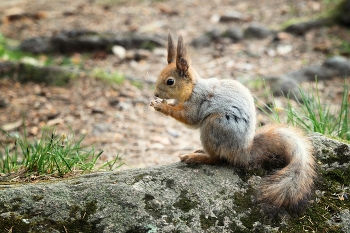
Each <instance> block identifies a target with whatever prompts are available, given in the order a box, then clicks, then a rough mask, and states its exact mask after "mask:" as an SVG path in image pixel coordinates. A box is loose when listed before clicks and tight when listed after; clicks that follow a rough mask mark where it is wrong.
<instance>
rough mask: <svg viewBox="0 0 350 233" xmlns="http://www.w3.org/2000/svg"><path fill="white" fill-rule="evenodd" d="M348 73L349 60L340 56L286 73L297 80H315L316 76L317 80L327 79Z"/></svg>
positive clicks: (349, 70)
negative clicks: (319, 64) (320, 64)
mask: <svg viewBox="0 0 350 233" xmlns="http://www.w3.org/2000/svg"><path fill="white" fill-rule="evenodd" d="M348 75H350V61H349V60H347V59H346V58H344V57H340V56H335V57H332V58H329V59H328V60H326V61H325V62H324V63H323V64H322V66H318V65H313V66H309V67H305V68H302V69H300V70H297V71H293V72H290V73H288V74H287V76H289V77H291V78H293V79H294V80H296V81H298V82H301V81H315V79H316V78H317V79H318V80H329V79H332V78H334V77H339V76H341V77H344V76H348Z"/></svg>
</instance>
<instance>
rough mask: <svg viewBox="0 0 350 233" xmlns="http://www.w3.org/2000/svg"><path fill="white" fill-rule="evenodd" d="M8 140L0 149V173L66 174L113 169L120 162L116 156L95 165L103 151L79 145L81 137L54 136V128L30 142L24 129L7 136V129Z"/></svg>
mask: <svg viewBox="0 0 350 233" xmlns="http://www.w3.org/2000/svg"><path fill="white" fill-rule="evenodd" d="M1 132H2V133H4V134H6V136H7V138H8V139H9V140H7V141H8V142H11V143H6V144H4V145H2V148H0V172H1V173H5V174H9V173H16V172H19V173H25V174H26V175H31V174H35V175H38V176H41V175H56V176H63V175H65V174H69V173H87V172H91V171H93V170H101V169H104V170H113V169H116V168H119V167H120V166H122V165H123V163H122V162H121V160H120V157H119V156H117V157H116V158H115V159H114V160H112V161H109V162H106V163H104V164H103V165H101V166H100V167H99V168H96V167H95V165H96V163H97V162H98V159H99V158H100V156H101V154H102V152H103V151H101V152H98V153H96V152H95V150H94V149H93V148H91V147H83V146H82V145H81V143H82V141H83V139H84V137H81V138H80V139H78V140H75V138H74V136H73V137H72V138H71V139H69V140H68V139H67V136H66V134H61V135H57V134H56V133H55V131H51V132H50V131H49V130H44V131H43V133H42V135H41V139H35V140H34V141H33V142H30V141H29V140H28V138H27V133H26V131H25V130H24V136H23V137H20V136H11V135H10V134H8V133H7V132H5V131H3V130H1Z"/></svg>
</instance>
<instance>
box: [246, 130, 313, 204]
mask: <svg viewBox="0 0 350 233" xmlns="http://www.w3.org/2000/svg"><path fill="white" fill-rule="evenodd" d="M251 153H252V158H255V160H256V162H257V163H258V164H262V166H264V165H268V164H270V165H271V164H272V165H277V166H282V165H283V166H285V167H283V168H282V169H281V170H278V171H277V172H276V173H274V174H273V175H270V176H268V177H267V178H265V180H264V181H263V183H262V187H261V189H260V190H261V191H260V195H259V200H260V201H261V202H263V203H268V204H272V205H274V206H276V207H281V206H282V207H286V208H288V209H291V210H294V211H298V210H299V208H300V207H302V206H303V205H304V204H305V203H306V202H307V200H308V197H309V196H310V194H311V192H312V191H313V185H314V179H315V176H316V173H315V161H314V158H313V156H312V146H311V142H310V141H309V140H307V138H306V137H305V136H304V135H303V132H302V131H301V130H298V129H295V128H291V127H288V126H284V125H273V126H265V127H263V128H261V129H260V130H258V132H257V134H256V135H255V137H254V143H253V146H252V152H251ZM254 163H255V162H254Z"/></svg>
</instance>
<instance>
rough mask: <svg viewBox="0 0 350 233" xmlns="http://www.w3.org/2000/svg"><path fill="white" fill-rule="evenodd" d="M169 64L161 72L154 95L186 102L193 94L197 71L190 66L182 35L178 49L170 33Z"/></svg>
mask: <svg viewBox="0 0 350 233" xmlns="http://www.w3.org/2000/svg"><path fill="white" fill-rule="evenodd" d="M167 60H168V65H167V66H166V67H165V68H164V69H163V70H162V72H161V73H160V74H159V76H158V79H157V82H156V89H155V91H154V95H155V96H156V97H159V98H161V99H174V100H175V101H176V102H177V103H181V102H185V101H186V100H188V99H189V98H190V96H191V93H192V89H193V86H194V83H195V79H196V72H195V71H194V70H193V69H192V68H191V67H190V58H189V55H188V53H187V48H186V45H185V44H184V43H183V39H182V36H179V39H178V43H177V49H176V48H175V46H174V43H173V39H172V37H171V35H170V34H169V35H168V56H167Z"/></svg>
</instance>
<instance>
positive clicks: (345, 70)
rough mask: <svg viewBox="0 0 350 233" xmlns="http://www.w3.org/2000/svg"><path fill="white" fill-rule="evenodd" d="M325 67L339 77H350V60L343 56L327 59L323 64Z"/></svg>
mask: <svg viewBox="0 0 350 233" xmlns="http://www.w3.org/2000/svg"><path fill="white" fill-rule="evenodd" d="M322 66H323V67H326V68H327V69H331V70H334V71H335V72H337V75H338V76H349V75H350V60H348V59H346V58H345V57H341V56H334V57H331V58H329V59H327V60H326V61H325V62H324V63H323V64H322Z"/></svg>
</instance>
